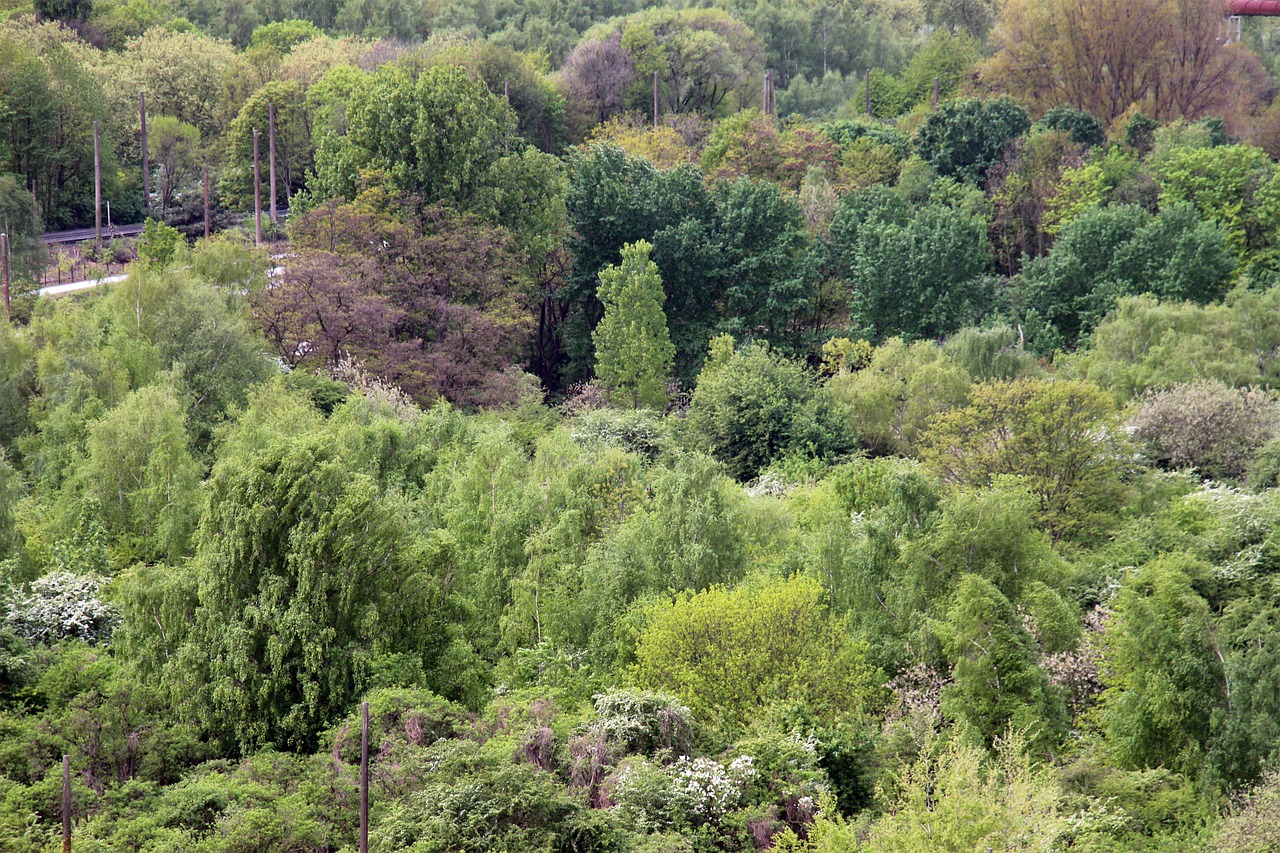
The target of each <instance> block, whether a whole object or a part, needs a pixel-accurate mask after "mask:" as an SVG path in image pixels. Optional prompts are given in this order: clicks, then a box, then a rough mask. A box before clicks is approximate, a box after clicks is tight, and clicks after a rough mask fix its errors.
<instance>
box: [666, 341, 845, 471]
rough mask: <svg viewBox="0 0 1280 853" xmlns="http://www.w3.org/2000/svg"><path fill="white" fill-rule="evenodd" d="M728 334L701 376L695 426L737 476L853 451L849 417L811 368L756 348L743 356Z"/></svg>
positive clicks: (693, 406) (692, 409) (693, 405)
mask: <svg viewBox="0 0 1280 853" xmlns="http://www.w3.org/2000/svg"><path fill="white" fill-rule="evenodd" d="M732 345H733V342H732V339H731V338H729V337H728V336H721V337H720V338H717V339H715V340H714V341H713V342H712V346H713V356H712V359H711V360H710V361H708V363H707V366H706V367H704V368H703V370H702V373H701V374H700V375H699V376H698V385H697V387H696V388H695V389H694V392H693V399H692V401H691V402H690V404H689V429H690V431H691V432H692V434H693V435H694V436H695V437H696V438H697V440H698V441H699V443H700V444H702V446H704V447H705V448H706V449H707V450H708V451H709V452H710V453H711V455H712V456H714V457H715V458H716V459H719V460H720V461H721V462H723V463H724V465H725V468H726V469H727V470H728V471H729V473H730V474H732V475H733V476H734V477H737V478H738V479H740V480H748V479H751V478H752V477H754V476H756V475H757V474H758V473H759V472H760V471H761V470H762V469H764V468H765V467H766V466H768V465H769V463H771V462H773V461H775V460H777V459H779V458H781V457H782V456H784V455H787V454H798V455H801V456H809V457H816V458H818V459H834V458H837V457H839V456H841V455H843V454H845V453H848V452H850V451H851V450H852V449H853V447H854V444H855V440H856V439H855V436H854V433H853V428H852V425H851V423H850V419H849V413H848V412H847V411H846V410H845V408H844V407H843V406H841V405H839V404H838V403H836V402H835V401H834V400H832V399H831V396H830V395H829V394H828V393H827V392H826V391H825V390H821V389H819V388H818V385H817V383H816V382H815V381H814V378H813V376H811V375H810V374H809V373H808V371H807V370H806V369H805V368H804V366H803V365H801V364H799V363H797V362H794V361H790V360H788V359H786V358H784V357H782V356H780V355H778V354H777V353H775V352H773V351H771V350H770V349H769V348H768V347H767V346H766V345H764V344H752V345H750V346H747V347H744V348H743V349H741V350H739V351H738V352H734V353H722V354H721V355H720V357H717V356H716V355H715V352H714V350H717V349H728V348H730V347H732Z"/></svg>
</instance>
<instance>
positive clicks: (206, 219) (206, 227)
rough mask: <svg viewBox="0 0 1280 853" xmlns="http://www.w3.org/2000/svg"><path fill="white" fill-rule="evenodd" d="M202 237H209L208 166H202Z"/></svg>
mask: <svg viewBox="0 0 1280 853" xmlns="http://www.w3.org/2000/svg"><path fill="white" fill-rule="evenodd" d="M204 238H205V239H206V240H208V239H209V167H208V166H205V167H204Z"/></svg>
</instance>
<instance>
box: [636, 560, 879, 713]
mask: <svg viewBox="0 0 1280 853" xmlns="http://www.w3.org/2000/svg"><path fill="white" fill-rule="evenodd" d="M636 658H637V666H636V670H635V677H636V680H637V681H638V682H639V683H640V685H641V686H643V687H645V688H646V689H654V690H665V691H670V692H672V693H675V694H676V695H677V696H679V697H680V698H681V699H682V700H683V701H685V702H687V703H688V705H689V707H690V708H691V709H692V710H693V713H694V715H695V717H696V718H698V719H702V720H706V721H708V722H711V723H718V724H741V723H745V722H747V721H748V720H750V719H751V718H752V717H753V716H755V715H756V714H758V713H759V712H760V710H761V709H763V708H767V707H768V706H769V705H770V704H772V703H774V702H787V701H795V702H804V703H806V704H807V705H808V706H809V708H810V710H811V711H812V712H813V713H814V714H816V715H818V717H819V718H821V719H825V720H836V719H840V718H848V717H855V716H857V715H860V714H862V713H865V712H867V711H869V710H871V709H872V708H873V707H874V706H875V705H876V703H877V701H878V699H879V693H880V678H881V675H880V673H879V672H878V671H877V670H876V669H875V668H874V667H873V666H872V665H871V664H870V663H868V661H867V647H866V645H865V644H864V643H860V642H857V641H855V640H853V638H852V637H851V635H850V633H849V630H848V626H847V624H846V622H845V621H844V620H843V619H830V618H828V616H827V608H826V603H825V602H824V601H823V594H822V585H821V584H820V583H818V582H817V581H816V580H813V579H811V578H808V577H794V578H790V579H788V580H781V581H773V582H770V583H768V584H765V585H763V586H760V587H752V586H750V585H748V586H743V587H739V588H738V589H735V590H726V589H723V588H720V587H712V588H711V589H708V590H705V591H703V592H700V593H696V594H693V593H686V594H685V595H683V596H681V597H679V598H677V599H676V600H675V601H672V602H664V603H661V604H657V605H655V606H653V607H652V608H650V610H649V612H648V625H647V626H646V628H645V631H644V633H643V634H642V635H641V637H640V641H639V644H638V645H637V647H636Z"/></svg>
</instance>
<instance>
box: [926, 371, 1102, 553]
mask: <svg viewBox="0 0 1280 853" xmlns="http://www.w3.org/2000/svg"><path fill="white" fill-rule="evenodd" d="M1117 433H1118V424H1117V416H1116V406H1115V402H1114V401H1113V400H1112V399H1111V397H1110V396H1108V395H1107V394H1106V393H1105V392H1103V391H1101V390H1100V389H1099V388H1098V387H1097V386H1095V385H1093V384H1091V383H1088V382H1079V381H1038V380H1029V379H1019V380H1015V381H1013V382H992V383H984V384H981V385H975V386H974V387H973V388H972V389H971V390H970V397H969V404H968V405H967V406H964V407H963V408H958V409H953V410H952V411H950V412H946V413H945V414H943V415H941V416H940V417H938V419H937V420H936V421H934V423H933V425H932V426H931V427H930V429H929V431H928V432H926V433H925V435H924V437H923V439H922V445H923V447H922V449H921V452H920V456H921V459H922V460H923V461H924V462H925V464H926V465H928V466H929V467H930V468H931V469H932V470H934V471H935V472H937V473H938V475H939V476H940V477H941V478H942V479H943V480H944V481H946V482H951V483H966V484H969V485H987V484H989V483H990V482H991V481H992V478H993V477H996V476H998V475H1001V474H1014V475H1017V476H1021V477H1024V478H1026V479H1025V482H1026V485H1027V487H1028V488H1029V489H1030V490H1031V492H1032V493H1033V494H1034V495H1035V496H1036V498H1037V500H1038V501H1039V504H1040V508H1039V511H1040V518H1041V522H1042V523H1043V524H1045V525H1046V526H1047V527H1048V529H1049V530H1050V531H1051V532H1052V533H1053V535H1054V536H1055V538H1056V537H1060V536H1064V535H1089V534H1096V533H1097V532H1098V530H1099V528H1100V526H1101V525H1103V524H1104V523H1105V519H1106V516H1107V514H1108V513H1109V512H1111V511H1114V509H1115V508H1116V507H1117V505H1118V504H1117V501H1118V498H1119V494H1120V479H1119V475H1120V465H1121V460H1122V458H1123V454H1122V452H1121V446H1120V443H1119V441H1120V440H1119V438H1118V435H1117Z"/></svg>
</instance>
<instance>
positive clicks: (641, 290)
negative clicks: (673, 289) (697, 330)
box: [591, 240, 676, 409]
mask: <svg viewBox="0 0 1280 853" xmlns="http://www.w3.org/2000/svg"><path fill="white" fill-rule="evenodd" d="M652 250H653V246H651V245H650V244H649V243H646V242H645V241H644V240H639V241H637V242H635V243H630V244H628V245H626V246H623V247H622V263H621V264H620V265H618V266H609V267H606V268H605V269H603V270H601V271H600V289H599V291H597V293H598V295H599V297H600V302H601V303H602V304H603V305H604V317H603V318H601V320H600V323H599V324H598V325H597V326H596V329H595V332H594V333H593V334H592V336H591V338H592V341H593V342H594V343H595V348H596V378H598V379H599V380H600V382H601V383H602V384H603V385H604V386H605V387H606V388H607V389H609V393H610V395H612V396H613V397H614V398H615V399H618V398H623V399H627V400H629V401H630V403H631V405H632V407H634V408H639V407H641V406H646V407H651V408H655V409H659V408H662V406H663V405H664V404H665V403H666V401H667V393H666V382H667V377H668V376H669V375H670V373H671V365H672V362H673V360H674V359H675V353H676V348H675V345H674V344H672V343H671V335H670V334H669V333H668V331H667V315H666V314H665V313H664V312H663V310H662V304H663V302H664V301H665V299H666V295H665V294H664V293H663V290H662V277H661V276H659V275H658V265H657V264H655V263H654V262H653V261H651V260H649V253H650V252H651V251H652Z"/></svg>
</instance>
